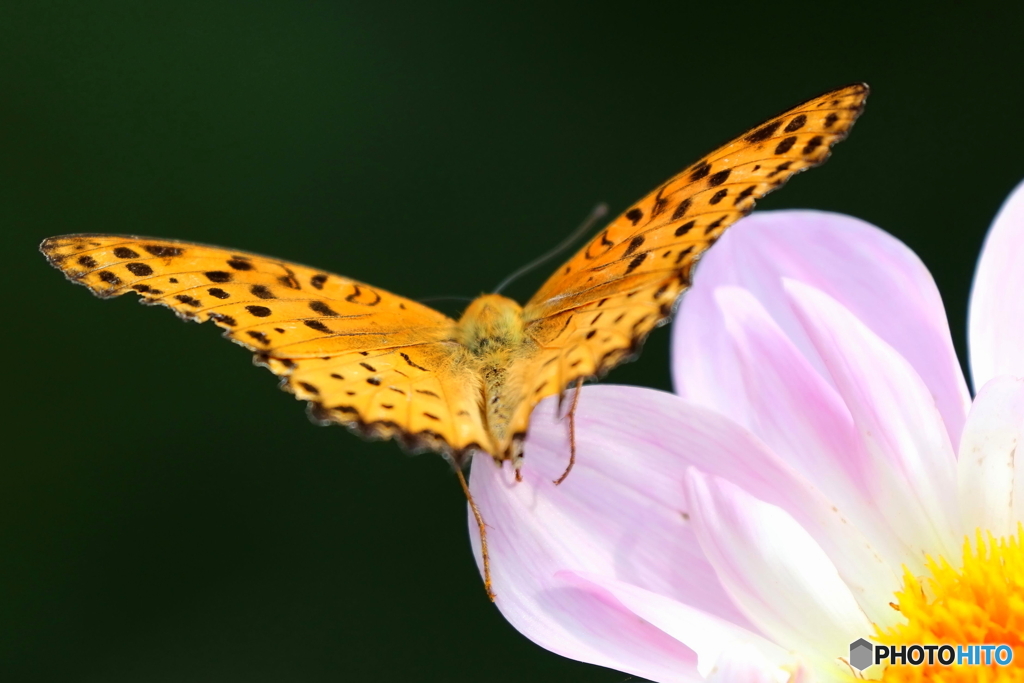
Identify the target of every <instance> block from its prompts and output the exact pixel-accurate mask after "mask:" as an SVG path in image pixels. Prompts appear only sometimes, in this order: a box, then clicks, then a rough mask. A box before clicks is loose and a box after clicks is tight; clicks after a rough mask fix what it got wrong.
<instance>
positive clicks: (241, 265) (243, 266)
mask: <svg viewBox="0 0 1024 683" xmlns="http://www.w3.org/2000/svg"><path fill="white" fill-rule="evenodd" d="M228 265H229V266H231V267H232V268H234V269H235V270H252V264H251V263H249V262H248V261H246V260H245V259H240V258H238V257H235V258H233V259H230V260H228Z"/></svg>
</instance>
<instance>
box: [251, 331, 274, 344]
mask: <svg viewBox="0 0 1024 683" xmlns="http://www.w3.org/2000/svg"><path fill="white" fill-rule="evenodd" d="M246 334H248V335H249V336H250V337H252V338H253V339H255V340H256V341H258V342H259V343H261V344H263V345H265V346H270V340H269V339H267V335H265V334H263V333H262V332H254V331H252V330H250V331H249V332H246Z"/></svg>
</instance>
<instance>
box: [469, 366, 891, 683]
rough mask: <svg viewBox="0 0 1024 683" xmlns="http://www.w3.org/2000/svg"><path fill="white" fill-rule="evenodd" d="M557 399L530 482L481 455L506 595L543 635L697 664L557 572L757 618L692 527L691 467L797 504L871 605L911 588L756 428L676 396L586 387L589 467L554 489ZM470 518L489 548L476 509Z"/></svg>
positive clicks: (582, 418)
mask: <svg viewBox="0 0 1024 683" xmlns="http://www.w3.org/2000/svg"><path fill="white" fill-rule="evenodd" d="M555 404H556V401H554V400H549V401H545V402H543V403H542V404H541V405H540V406H539V407H538V409H537V410H536V411H534V415H533V419H532V421H531V428H530V436H529V438H528V439H527V444H526V457H525V462H524V466H523V470H522V473H523V481H522V482H521V483H515V482H514V479H513V476H512V473H511V472H510V471H509V468H505V469H499V468H497V467H495V466H494V465H493V464H492V463H490V462H487V461H486V460H484V459H480V460H477V461H476V463H475V465H474V471H473V474H472V478H471V487H472V491H473V494H474V496H475V498H476V500H477V504H478V505H479V507H480V509H481V512H482V513H483V515H484V518H485V520H486V521H487V523H488V526H489V532H488V540H489V546H490V551H491V558H492V565H491V568H492V574H493V579H494V590H495V592H496V593H497V595H498V600H497V605H498V607H499V609H501V611H502V613H503V614H504V615H505V616H506V618H507V619H508V620H509V621H510V622H511V623H512V624H513V625H514V626H515V627H516V628H517V629H519V630H520V631H521V632H523V633H524V634H525V635H526V636H527V637H529V638H531V639H533V640H534V641H535V642H537V643H539V644H540V645H542V646H544V647H546V648H548V649H550V650H553V651H555V652H558V653H560V654H563V655H565V656H568V657H573V658H575V659H581V660H583V661H589V662H594V663H598V664H603V665H605V666H611V667H614V668H617V669H619V670H622V671H629V672H631V673H636V674H637V675H642V676H646V677H648V678H657V677H658V676H656V675H655V672H653V671H652V670H651V667H655V668H657V669H658V670H661V668H664V667H667V668H669V669H671V668H672V667H675V669H674V670H680V669H679V667H680V666H683V665H684V663H686V662H689V666H691V667H692V666H693V665H694V662H695V660H694V658H693V655H692V653H691V652H690V650H688V649H686V648H683V650H679V651H676V650H672V649H671V648H669V649H667V650H666V649H665V648H666V647H667V646H665V645H664V644H659V643H661V641H659V640H658V639H657V637H656V636H655V635H651V636H650V637H651V638H652V639H653V641H652V642H654V643H655V645H651V646H648V645H646V644H645V641H644V638H646V637H647V635H645V634H647V632H646V631H642V630H638V629H640V627H636V626H632V625H631V626H630V627H629V628H630V629H632V630H631V631H629V633H630V634H632V635H629V637H628V639H627V637H626V636H620V635H618V632H619V630H621V629H623V628H625V626H624V625H623V624H624V623H625V622H624V621H623V620H624V619H625V620H626V621H628V620H629V619H635V617H629V618H628V619H627V618H626V617H625V616H623V613H622V612H619V611H615V610H612V609H610V608H609V607H608V605H609V604H611V603H609V602H608V601H607V600H606V599H605V598H604V597H601V596H598V597H595V596H594V595H591V594H587V593H586V592H585V591H581V590H579V588H578V587H567V585H566V583H565V581H564V579H559V578H557V575H559V572H563V571H566V570H568V571H574V572H586V573H588V574H592V575H599V576H605V577H608V578H611V579H615V580H619V581H622V582H625V583H629V584H632V585H634V586H637V587H639V588H642V589H644V590H648V591H651V592H653V593H657V594H660V595H664V596H667V597H669V598H672V599H674V600H676V601H678V602H680V603H684V604H686V605H688V606H690V607H693V608H695V609H697V610H700V611H702V612H704V613H707V614H709V615H711V616H714V617H717V618H719V619H722V620H724V621H727V622H731V623H734V624H737V625H739V626H741V627H743V628H747V629H749V628H751V626H750V623H749V621H748V620H747V618H746V617H745V616H743V614H742V613H741V612H740V611H739V610H738V609H737V608H736V606H735V605H734V604H733V602H732V601H731V599H730V598H729V597H728V595H727V594H726V593H725V591H724V590H723V588H722V586H721V584H720V582H719V579H718V577H717V575H716V573H715V571H714V569H713V568H712V567H711V565H710V564H708V562H707V560H706V559H705V558H704V554H703V551H702V549H701V548H700V545H699V544H698V542H697V540H696V538H695V536H694V534H693V530H692V525H691V524H690V522H689V520H688V515H689V512H690V507H689V504H688V502H687V500H686V495H685V490H684V486H683V481H684V480H685V476H686V475H685V473H686V468H687V466H688V465H690V464H696V465H697V466H699V467H701V469H703V470H704V471H707V472H711V473H714V474H718V475H720V476H724V477H727V478H730V479H732V480H734V481H736V482H737V483H738V484H739V485H740V486H743V487H744V488H745V489H746V490H748V491H750V492H751V493H752V494H753V495H756V496H757V497H759V498H761V499H762V500H766V501H768V502H771V503H775V504H778V505H785V506H787V509H790V510H791V511H793V512H792V514H793V516H794V517H795V518H796V519H797V520H798V521H799V522H800V523H801V524H802V525H803V526H804V527H805V528H807V529H808V530H811V533H812V535H813V536H814V538H815V539H817V540H818V542H819V543H822V544H823V545H824V546H826V547H827V548H828V552H829V553H830V554H832V555H833V556H834V557H836V558H838V559H837V560H836V562H837V564H838V565H839V566H840V567H842V571H843V572H844V577H851V578H850V583H851V585H855V586H857V589H858V595H860V596H862V597H863V598H864V601H865V602H866V603H870V604H873V605H875V606H876V607H877V605H879V604H881V605H882V606H883V607H884V606H885V604H886V602H887V600H888V599H889V598H890V596H891V595H892V592H893V591H894V590H895V589H896V588H898V587H899V580H898V577H897V576H896V575H895V574H893V572H892V571H891V570H890V568H889V567H888V566H886V565H885V564H884V562H882V561H881V560H880V559H879V558H878V557H877V555H876V554H874V553H873V551H872V550H871V548H870V543H868V542H867V541H866V539H864V538H863V537H862V536H861V535H860V534H859V533H858V532H857V530H856V529H853V528H852V527H851V525H850V524H848V523H846V522H845V521H844V519H843V515H842V511H841V509H839V508H837V507H836V506H834V505H833V503H832V502H830V501H829V500H828V499H826V498H825V497H824V496H822V495H821V494H820V493H818V492H817V491H816V490H815V489H814V487H813V486H811V485H809V483H808V482H807V481H806V480H805V479H803V478H801V477H800V476H799V475H797V474H796V472H795V471H794V470H792V468H790V467H789V466H788V465H787V464H786V463H784V462H783V461H781V460H780V459H779V458H778V457H777V456H775V455H774V454H772V453H771V452H770V451H768V450H767V449H766V448H765V446H764V444H763V443H762V442H760V441H759V440H757V439H756V438H755V437H754V436H753V435H751V434H750V433H749V432H747V431H746V430H743V429H742V428H740V427H739V426H738V425H736V424H735V423H733V422H731V421H730V420H728V419H727V418H725V417H723V416H721V415H719V414H717V413H714V412H712V411H709V410H707V409H704V408H701V407H699V406H693V405H690V404H688V403H687V402H685V401H683V400H681V399H680V398H678V397H677V396H675V395H673V394H669V393H665V392H658V391H653V390H650V389H641V388H636V387H618V386H611V385H597V386H592V387H586V388H585V389H584V390H583V393H582V395H581V398H580V402H579V409H578V411H577V442H578V453H577V464H576V467H575V469H574V470H573V472H572V474H570V475H569V478H568V479H567V480H566V481H565V483H564V484H562V485H561V486H558V487H555V486H554V485H553V484H551V480H552V479H555V478H556V477H557V476H558V475H559V474H561V472H562V470H563V469H564V467H565V464H566V461H567V458H568V444H567V437H566V426H565V424H564V421H563V422H557V421H555V420H554V406H555ZM469 525H470V535H471V539H472V541H473V543H474V547H475V548H477V552H479V538H478V535H477V531H476V526H475V524H474V523H473V521H472V519H471V518H470V520H469ZM570 588H572V590H570ZM597 603H600V604H599V605H598V606H595V604H597ZM616 609H618V608H616ZM879 609H880V608H879ZM602 610H604V611H602ZM888 612H889V610H887V609H886V610H885V611H881V612H879V614H878V619H877V620H879V621H880V622H881V621H884V620H885V619H887V618H889V617H888V616H887V613H888ZM872 616H873V618H874V616H875V615H874V614H873V615H872ZM630 623H632V622H630ZM612 640H616V641H617V642H615V643H612V642H610V641H612ZM627 640H629V644H628V646H627V645H623V643H625V642H626V641H627ZM622 648H625V649H622ZM659 667H660V668H659ZM666 670H667V669H666ZM659 675H660V674H659Z"/></svg>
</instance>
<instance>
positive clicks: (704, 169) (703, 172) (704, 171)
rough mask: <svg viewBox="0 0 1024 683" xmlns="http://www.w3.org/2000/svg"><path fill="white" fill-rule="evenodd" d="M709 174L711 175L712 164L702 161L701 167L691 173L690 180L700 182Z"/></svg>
mask: <svg viewBox="0 0 1024 683" xmlns="http://www.w3.org/2000/svg"><path fill="white" fill-rule="evenodd" d="M708 173H711V164H709V163H708V162H706V161H702V162H700V165H699V166H698V167H697V168H695V169H693V172H692V173H690V180H694V181H696V180H700V179H701V178H704V177H706V176H707V175H708Z"/></svg>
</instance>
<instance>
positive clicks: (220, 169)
mask: <svg viewBox="0 0 1024 683" xmlns="http://www.w3.org/2000/svg"><path fill="white" fill-rule="evenodd" d="M1015 4H1016V8H1015V9H1008V8H1010V6H1011V3H1000V4H998V5H996V4H993V5H990V6H988V7H986V5H985V4H984V3H972V4H971V6H970V7H971V9H970V10H969V11H967V10H966V9H959V10H955V9H951V8H950V9H943V6H942V5H941V4H938V3H929V4H928V5H927V7H928V10H927V12H924V11H918V10H917V9H913V8H912V7H911V4H910V3H893V2H888V3H884V4H882V3H880V4H876V5H874V6H872V5H871V3H857V4H850V3H823V2H815V3H806V4H802V3H799V2H787V3H764V2H761V3H756V4H753V3H751V4H741V3H733V2H728V3H726V2H700V3H695V2H689V3H687V2H677V3H672V4H668V3H666V4H663V5H644V4H638V3H630V4H626V3H603V4H602V3H580V4H576V5H573V4H568V3H553V2H543V3H528V2H517V3H507V4H499V3H490V4H487V5H484V4H482V3H475V2H469V1H463V2H455V3H437V2H430V3H424V2H405V3H390V2H362V3H341V2H326V1H324V2H314V1H309V2H302V1H298V0H265V1H263V2H237V1H234V2H233V1H230V0H202V1H201V2H198V1H190V0H173V1H169V0H148V1H147V2H145V3H140V2H128V1H115V0H111V1H82V0H76V1H73V2H72V1H49V2H47V1H43V0H37V1H35V2H27V3H26V2H5V3H3V4H2V5H0V226H2V233H0V234H2V236H3V244H4V247H5V249H4V253H5V254H6V256H5V257H4V267H3V268H2V269H0V284H2V287H3V291H5V292H7V296H6V303H5V306H4V308H5V310H6V311H7V313H6V315H5V319H4V325H3V328H4V331H3V334H2V335H0V340H2V341H0V344H2V345H3V349H4V356H5V360H6V366H7V370H6V379H7V386H8V400H9V401H10V403H9V404H8V408H7V409H6V411H5V413H4V418H3V426H4V434H3V441H2V444H3V446H2V452H3V455H2V456H0V605H2V608H0V676H2V677H3V679H4V680H8V681H58V680H60V681H66V680H74V681H104V682H119V681H133V682H137V681H284V680H287V681H336V680H372V681H410V680H423V681H428V680H437V681H481V680H482V681H524V680H530V681H538V682H541V681H552V682H558V683H568V682H571V681H596V682H601V681H606V682H610V683H611V682H614V683H618V682H620V681H625V680H626V679H627V677H626V676H625V675H623V674H620V673H616V672H613V671H608V670H605V669H600V668H597V667H593V666H589V665H586V664H581V663H577V662H573V661H569V660H566V659H563V658H561V657H558V656H556V655H554V654H550V653H548V652H546V651H544V650H542V649H540V648H539V647H537V646H535V645H533V644H532V643H530V642H529V641H527V640H526V639H525V638H523V637H522V636H520V635H519V634H518V633H517V632H516V631H514V630H513V629H512V628H511V627H510V626H508V625H507V624H506V622H505V621H504V620H503V619H502V617H501V615H500V614H499V612H498V611H497V610H496V609H495V607H494V606H493V605H492V604H491V603H490V602H488V601H487V599H486V597H485V595H484V591H483V589H482V587H481V582H480V578H479V575H478V574H477V570H476V567H475V564H474V561H473V557H472V554H471V551H470V548H469V543H468V536H467V530H466V512H465V502H464V500H463V497H462V494H461V492H460V491H459V487H458V484H457V482H456V479H455V478H454V476H453V475H452V474H451V472H450V470H449V469H448V466H447V465H446V464H445V463H444V462H443V461H442V460H441V459H440V458H439V457H436V456H432V455H424V456H418V457H409V456H406V455H404V454H403V453H401V452H400V451H399V449H398V447H397V446H395V445H394V444H393V443H365V442H362V441H360V440H359V439H357V438H356V437H354V436H352V435H351V434H348V433H346V432H345V430H343V429H341V428H337V427H332V428H316V427H314V426H312V425H311V424H310V423H309V421H308V420H307V419H306V417H305V414H304V411H303V409H302V405H301V404H299V403H297V402H296V401H294V400H293V399H292V398H291V397H290V396H288V395H286V394H284V393H282V392H280V391H279V390H278V389H277V388H276V381H275V380H274V379H273V378H272V377H271V376H270V375H269V373H267V372H266V371H265V370H260V369H255V368H253V367H251V365H250V362H249V357H248V354H247V353H245V352H243V351H242V350H241V349H238V348H237V347H234V346H233V345H231V344H228V343H225V342H223V341H222V340H220V339H219V335H218V333H217V331H216V329H215V328H213V327H212V326H203V327H199V326H187V325H183V324H181V323H180V322H179V321H178V320H176V319H175V318H174V316H172V315H170V314H169V312H166V311H163V310H156V309H148V308H143V307H141V306H138V305H136V304H135V303H134V301H132V299H133V298H134V297H124V298H123V299H118V300H113V301H100V300H98V299H95V298H93V297H91V296H90V295H89V294H88V293H87V292H86V290H84V289H82V288H79V287H72V286H71V285H69V284H68V283H67V282H65V280H64V278H62V277H61V276H60V274H59V273H57V272H56V271H54V270H52V269H51V268H49V267H48V266H47V265H46V263H45V261H44V260H43V258H42V257H41V256H40V255H39V254H38V253H37V251H36V249H37V245H38V243H39V242H40V240H41V239H42V238H44V237H46V236H50V235H54V234H60V233H69V232H115V233H135V234H143V235H154V236H164V237H173V238H178V239H185V240H196V241H202V242H207V243H211V244H219V245H225V246H232V247H236V248H239V249H245V250H249V251H255V252H259V253H266V254H272V255H274V256H278V257H281V258H286V259H291V260H293V261H297V262H300V263H308V264H314V265H317V266H319V267H322V268H325V269H328V270H332V271H334V272H337V273H342V274H345V275H347V276H350V277H353V278H356V279H359V280H365V281H368V282H371V283H373V284H375V285H378V286H380V287H383V288H385V289H389V290H392V291H394V292H397V293H400V294H403V295H406V296H409V297H411V298H422V297H427V296H431V295H462V296H475V295H477V294H479V293H482V292H485V291H488V290H490V289H491V288H493V287H494V285H495V284H496V283H497V282H498V281H499V280H501V279H502V277H503V276H504V275H506V274H507V273H509V272H511V271H513V270H514V269H516V268H517V267H518V266H520V265H522V264H524V263H526V262H527V261H529V260H530V259H532V258H533V257H535V256H537V255H538V254H539V253H541V252H543V251H545V250H547V249H548V248H549V247H551V246H552V245H554V244H556V243H557V242H559V241H560V240H561V239H562V238H563V237H564V236H565V235H566V234H568V233H569V232H570V231H571V230H572V229H573V228H574V227H575V226H576V225H577V224H578V222H579V221H580V220H582V219H583V217H584V216H585V215H586V214H587V213H588V212H589V211H590V209H591V207H592V206H593V205H594V204H595V203H596V202H598V201H607V202H608V203H609V204H610V205H611V207H612V209H613V211H614V212H616V213H618V212H620V211H622V210H624V209H626V208H628V207H629V203H630V202H632V201H633V200H635V199H637V198H639V197H640V196H642V195H643V194H645V193H646V192H648V191H649V190H651V189H652V188H653V187H654V186H655V185H656V184H657V183H658V182H660V181H662V180H664V179H665V178H667V177H668V176H670V175H671V174H673V173H675V172H676V171H678V170H679V169H681V168H682V167H684V166H686V165H688V164H689V163H691V162H693V161H695V160H697V159H698V157H699V156H700V155H702V154H704V153H705V152H708V151H710V150H711V149H712V148H714V147H715V146H716V145H718V144H719V143H722V142H724V141H726V140H727V139H729V138H730V137H732V136H733V135H736V134H738V133H740V132H741V131H743V130H744V129H746V128H747V127H750V126H752V125H755V124H757V123H758V122H760V121H762V120H763V119H765V118H767V117H769V116H771V115H773V114H775V113H776V112H778V111H780V110H782V109H785V108H788V107H789V106H791V105H794V104H796V103H797V102H799V101H801V100H804V99H806V98H809V97H811V96H814V95H816V94H818V93H820V92H822V91H825V90H828V89H830V88H833V87H837V86H840V85H845V84H847V83H849V82H853V81H867V82H868V83H870V85H871V87H872V96H871V98H870V100H869V103H868V107H867V111H866V113H865V115H864V116H863V118H862V119H861V121H860V123H858V125H857V127H856V129H855V130H854V132H853V135H852V136H851V138H850V139H849V140H848V141H846V142H844V143H842V144H841V145H840V146H838V147H837V148H836V149H835V152H834V155H833V158H832V160H831V161H830V162H829V163H828V164H827V165H825V166H824V167H823V168H820V169H816V170H813V171H811V172H810V173H807V174H804V175H801V176H799V177H797V178H795V179H794V180H793V182H792V183H791V184H790V185H789V186H788V187H786V188H785V189H784V190H783V191H781V192H779V193H777V194H774V195H772V196H771V197H769V198H768V199H767V200H765V201H763V202H762V203H761V204H760V205H759V208H761V209H780V208H789V207H809V208H818V209H827V210H831V211H839V212H845V213H850V214H853V215H856V216H859V217H861V218H864V219H866V220H868V221H871V222H873V223H875V224H876V225H879V226H881V227H883V228H885V229H886V230H888V231H890V232H892V233H893V234H895V235H897V236H898V237H899V238H901V239H902V240H904V241H905V242H906V243H907V244H909V245H910V246H911V247H912V248H913V249H914V250H915V251H916V252H917V253H918V254H920V256H921V258H922V259H923V260H924V261H925V263H926V264H927V265H928V266H929V268H931V270H932V272H933V273H934V275H935V279H936V280H937V282H938V285H939V288H940V290H941V291H942V294H943V297H944V299H945V302H946V305H947V308H948V311H949V315H950V320H951V326H952V330H953V335H954V340H955V341H956V343H957V345H958V350H959V351H960V352H961V355H962V352H963V350H964V337H965V334H964V327H965V308H966V302H967V296H968V291H969V287H970V281H971V275H972V272H973V269H974V264H975V260H976V257H977V254H978V250H979V247H980V245H981V242H982V240H983V237H984V235H985V231H986V229H987V227H988V225H989V222H990V221H991V219H992V217H993V216H994V214H995V213H996V211H997V210H998V208H999V206H1000V204H1001V202H1002V201H1003V199H1004V198H1005V196H1006V195H1007V193H1008V192H1009V190H1010V189H1011V188H1012V187H1014V185H1016V184H1017V183H1018V182H1019V181H1020V180H1021V179H1022V178H1024V127H1022V126H1021V112H1022V111H1024V88H1022V87H1021V83H1022V74H1024V40H1021V36H1022V34H1024V33H1022V29H1024V6H1021V5H1020V4H1019V3H1015ZM920 6H921V7H924V6H925V4H924V3H920ZM997 7H998V8H999V9H996V8H997ZM367 254H373V255H374V256H373V257H368V256H367ZM546 275H547V272H545V271H544V270H543V269H542V271H541V272H537V273H534V274H532V275H531V276H529V277H527V278H524V279H523V280H521V281H519V282H518V283H516V285H514V286H513V287H512V289H511V290H510V291H509V293H510V294H511V295H513V296H516V297H517V298H519V299H520V300H525V299H526V298H528V297H529V295H530V293H531V291H532V289H533V288H534V287H536V286H537V285H538V284H539V283H540V282H541V281H542V280H543V279H544V278H545V277H546ZM698 276H699V275H698ZM439 307H440V308H442V310H445V312H447V313H449V314H452V315H454V314H457V313H458V312H459V305H458V304H440V305H439ZM668 339H669V333H668V330H667V329H662V330H659V331H657V332H656V333H655V334H654V335H653V337H652V339H651V340H650V341H649V342H648V345H647V347H646V350H645V353H644V356H643V358H642V359H641V360H640V361H639V362H638V363H634V364H631V365H628V366H624V367H622V368H620V369H618V370H616V371H615V372H614V373H613V374H612V375H611V377H610V378H609V380H610V381H614V382H620V383H632V384H642V385H647V386H652V387H658V388H663V389H668V388H669V380H668Z"/></svg>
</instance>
